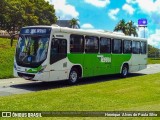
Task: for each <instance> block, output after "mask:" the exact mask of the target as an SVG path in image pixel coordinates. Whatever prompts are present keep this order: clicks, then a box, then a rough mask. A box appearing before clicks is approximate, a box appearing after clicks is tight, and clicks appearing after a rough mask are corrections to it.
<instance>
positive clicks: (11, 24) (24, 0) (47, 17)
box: [0, 0, 57, 35]
mask: <svg viewBox="0 0 160 120" xmlns="http://www.w3.org/2000/svg"><path fill="white" fill-rule="evenodd" d="M0 7H1V8H0V17H1V19H0V28H1V29H3V30H7V32H8V33H9V34H10V35H12V34H14V33H15V32H16V31H19V30H20V28H21V27H22V26H31V25H51V24H54V23H55V22H56V20H57V18H56V16H55V10H54V7H53V6H52V5H50V4H49V2H46V1H45V0H2V4H0ZM3 11H5V12H3Z"/></svg>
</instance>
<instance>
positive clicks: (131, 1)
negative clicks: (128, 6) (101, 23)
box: [126, 0, 136, 4]
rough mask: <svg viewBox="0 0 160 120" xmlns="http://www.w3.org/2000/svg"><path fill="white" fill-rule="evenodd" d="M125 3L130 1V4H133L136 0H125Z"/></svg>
mask: <svg viewBox="0 0 160 120" xmlns="http://www.w3.org/2000/svg"><path fill="white" fill-rule="evenodd" d="M126 2H127V3H132V4H135V3H136V0H126Z"/></svg>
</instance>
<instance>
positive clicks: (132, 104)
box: [0, 73, 160, 111]
mask: <svg viewBox="0 0 160 120" xmlns="http://www.w3.org/2000/svg"><path fill="white" fill-rule="evenodd" d="M159 77H160V73H158V74H152V75H144V76H139V77H137V76H135V77H130V78H126V79H117V80H108V81H103V82H96V83H93V84H91V83H90V84H86V85H78V86H70V87H64V88H58V89H51V90H45V91H39V92H34V93H29V94H23V95H22V94H21V95H12V96H8V97H0V101H1V104H0V110H1V111H24V110H25V111H31V110H32V111H87V110H88V111H115V110H116V111H121V110H124V111H125V110H126V111H138V110H139V111H159V110H160V94H159V93H160V87H159V86H160V79H159ZM90 79H92V78H90ZM115 79H116V78H115ZM43 84H44V85H45V86H46V85H47V83H46V84H45V83H43ZM37 85H38V84H37ZM53 86H54V85H53Z"/></svg>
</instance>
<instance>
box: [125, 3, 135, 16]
mask: <svg viewBox="0 0 160 120" xmlns="http://www.w3.org/2000/svg"><path fill="white" fill-rule="evenodd" d="M122 9H123V10H125V11H126V12H128V13H129V14H130V15H133V13H134V11H135V9H134V8H133V7H132V6H131V5H128V4H124V5H123V7H122Z"/></svg>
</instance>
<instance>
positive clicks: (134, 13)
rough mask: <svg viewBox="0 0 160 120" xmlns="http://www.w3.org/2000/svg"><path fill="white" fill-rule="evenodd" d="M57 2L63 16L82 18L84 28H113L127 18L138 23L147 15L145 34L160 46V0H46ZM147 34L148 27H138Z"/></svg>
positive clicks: (57, 14) (56, 4)
mask: <svg viewBox="0 0 160 120" xmlns="http://www.w3.org/2000/svg"><path fill="white" fill-rule="evenodd" d="M46 1H48V2H49V3H50V4H53V5H54V8H55V10H56V16H57V18H58V19H60V20H70V19H72V18H76V19H78V20H79V24H80V26H81V29H88V30H91V29H92V30H105V31H106V30H107V31H113V29H114V27H115V26H116V25H117V23H118V22H119V21H120V20H121V19H124V20H125V21H126V22H128V21H131V20H132V21H133V22H134V24H135V25H136V26H138V19H147V21H148V24H147V27H146V28H145V37H146V38H147V40H148V43H149V44H150V45H152V46H154V47H157V48H160V0H46ZM137 32H138V35H139V37H142V38H144V28H142V27H141V28H139V29H138V30H137Z"/></svg>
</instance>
